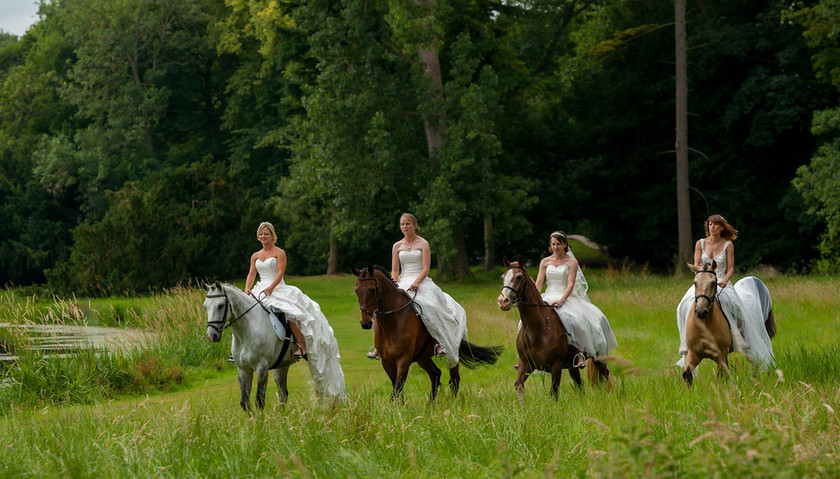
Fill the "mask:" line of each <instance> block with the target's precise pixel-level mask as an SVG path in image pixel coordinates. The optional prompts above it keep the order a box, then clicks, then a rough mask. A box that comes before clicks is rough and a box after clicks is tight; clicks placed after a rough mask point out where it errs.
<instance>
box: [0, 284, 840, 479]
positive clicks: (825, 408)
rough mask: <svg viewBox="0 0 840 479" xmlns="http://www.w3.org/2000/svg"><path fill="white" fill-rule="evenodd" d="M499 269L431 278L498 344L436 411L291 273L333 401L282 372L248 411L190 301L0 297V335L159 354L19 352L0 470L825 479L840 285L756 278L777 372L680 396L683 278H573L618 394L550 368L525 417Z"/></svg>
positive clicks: (2, 402)
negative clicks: (51, 332)
mask: <svg viewBox="0 0 840 479" xmlns="http://www.w3.org/2000/svg"><path fill="white" fill-rule="evenodd" d="M500 272H501V271H498V272H493V273H486V274H485V273H482V274H479V275H478V277H476V278H475V279H471V280H467V281H463V282H459V283H453V284H444V285H442V286H443V287H444V289H445V290H446V291H447V292H449V293H450V294H451V295H452V296H453V297H455V298H456V299H457V300H458V301H459V302H460V303H461V304H462V305H463V306H464V307H465V309H466V310H467V312H468V318H469V331H470V333H469V334H470V341H471V342H473V343H476V344H481V345H490V344H492V345H496V344H501V345H504V346H505V347H506V351H505V353H504V355H503V356H502V357H501V359H500V361H499V363H498V364H496V365H494V366H492V367H488V368H480V369H477V370H462V374H461V376H462V383H461V392H460V394H459V395H458V397H457V398H453V397H452V396H451V395H450V394H449V393H448V391H447V390H446V389H443V390H442V392H441V394H440V395H439V396H438V399H437V401H435V402H434V403H430V402H429V401H428V390H429V384H428V378H427V376H426V375H425V373H424V372H423V371H422V370H420V369H419V368H418V367H417V366H414V367H412V370H411V372H410V374H409V377H408V384H407V385H406V388H405V400H404V402H402V403H399V402H398V403H393V402H391V401H390V389H391V386H390V382H389V381H388V379H387V376H386V375H385V373H384V372H383V371H382V369H381V366H380V365H379V363H378V362H374V361H371V360H368V359H366V358H365V357H364V355H365V353H366V351H367V349H368V347H369V346H370V345H371V344H372V342H373V338H372V333H371V332H370V331H364V330H362V329H361V328H360V327H359V312H358V303H357V301H356V297H355V295H354V294H353V284H354V278H353V277H352V276H349V275H343V276H338V277H305V278H294V277H293V278H289V279H288V281H289V283H291V284H294V285H296V286H298V287H300V288H301V289H302V290H303V291H304V292H306V293H307V294H308V295H309V296H310V297H312V298H313V299H315V300H316V301H318V302H319V303H320V304H321V306H322V309H323V311H324V313H325V314H326V316H327V317H328V318H329V319H330V322H331V324H332V326H333V328H334V330H335V333H336V337H337V338H338V341H339V346H340V349H341V354H342V367H343V369H344V373H345V376H346V382H347V386H348V392H349V394H350V398H349V400H348V401H346V402H345V403H342V404H338V405H334V404H325V403H321V402H318V401H317V400H314V399H313V398H312V392H313V388H312V385H311V384H310V382H311V381H310V380H309V379H308V375H309V373H308V370H307V368H306V367H304V366H302V365H297V366H295V367H293V368H292V370H291V373H290V385H289V389H290V393H291V395H290V401H289V403H288V404H287V405H286V406H285V408H279V407H278V405H277V397H276V395H275V389H274V385H273V382H270V383H269V397H268V401H267V402H268V407H267V409H266V410H265V411H263V412H258V413H256V414H254V415H253V416H251V417H249V416H248V415H246V414H245V413H244V412H242V411H241V410H240V409H239V406H238V403H239V391H238V385H237V384H236V379H235V368H234V367H233V366H230V365H228V363H227V362H226V361H225V358H226V357H227V351H228V346H229V340H230V338H229V332H227V333H226V335H225V341H224V342H223V343H222V344H217V345H210V344H208V343H207V342H206V341H205V340H204V339H203V334H204V330H205V328H204V321H205V319H206V318H205V317H204V312H203V309H202V307H201V302H202V300H203V291H202V290H200V289H196V288H179V289H176V290H173V291H171V292H167V293H165V294H161V295H152V296H149V297H144V298H137V299H134V300H122V299H121V300H119V302H115V303H113V304H116V305H117V306H116V307H114V306H112V305H111V303H109V302H108V301H107V300H99V301H95V302H87V301H81V300H79V301H70V303H71V304H70V305H67V304H58V303H56V302H55V301H54V300H53V299H51V298H50V299H44V298H20V297H16V296H15V295H14V294H13V293H10V292H4V293H2V295H0V322H8V321H9V320H19V321H20V320H23V321H37V320H38V318H39V317H42V316H44V315H47V316H49V314H52V315H53V316H52V319H51V320H52V321H61V316H62V314H69V315H70V316H69V317H72V315H74V314H75V315H76V316H75V317H76V318H77V319H78V318H79V317H80V315H81V317H82V318H83V320H84V321H88V322H90V323H98V324H106V325H120V326H125V327H135V328H141V329H144V330H148V331H149V332H150V333H152V334H154V335H155V337H157V338H159V344H157V345H154V346H150V347H149V348H148V349H147V350H145V351H139V352H135V353H132V354H126V355H124V356H122V355H112V356H111V357H109V358H108V359H106V360H103V359H101V358H97V357H96V356H95V355H93V354H90V355H88V356H87V357H82V358H80V359H79V360H78V361H75V362H73V361H68V362H66V363H65V365H64V366H61V365H56V364H54V362H45V361H39V360H38V359H37V358H32V359H26V360H24V361H22V362H23V364H22V368H23V369H27V368H28V374H22V375H21V377H27V378H29V379H26V381H29V382H27V383H25V385H26V387H24V383H23V382H22V381H24V380H23V379H21V380H20V381H18V379H17V377H16V376H15V375H14V374H13V373H11V372H10V371H6V373H5V375H6V377H7V378H6V380H7V386H5V387H3V388H0V477H3V478H11V477H115V478H116V477H365V478H369V477H377V478H378V477H447V478H448V477H699V478H704V479H706V478H709V477H725V476H733V477H840V455H839V454H840V429H838V426H840V421H838V415H837V410H838V409H840V347H838V340H840V332H838V331H839V330H840V328H838V326H840V314H838V310H839V309H840V295H838V292H840V278H825V277H791V276H783V275H777V274H772V273H771V272H769V271H761V272H759V273H758V275H759V276H760V277H762V278H763V279H764V280H765V281H766V283H767V285H768V287H769V288H770V290H771V292H772V294H773V300H774V311H775V314H776V320H777V324H778V327H779V335H778V336H777V338H776V339H775V340H774V349H775V352H776V358H777V362H778V369H777V370H775V371H770V372H767V373H758V372H755V371H753V370H752V369H751V368H750V367H749V365H748V364H746V362H745V361H744V360H743V357H739V355H733V356H732V357H731V362H732V363H733V364H734V366H735V367H734V373H733V376H732V377H730V378H728V379H718V378H716V376H715V374H714V367H713V365H712V364H711V363H704V364H703V365H702V366H701V373H700V377H699V378H698V380H697V381H696V382H695V387H694V388H692V389H688V388H687V387H686V386H685V384H684V383H683V382H682V379H681V378H680V376H679V372H678V371H677V369H676V368H675V367H674V362H675V361H676V360H677V359H678V357H677V354H676V350H677V346H678V338H677V332H676V324H675V317H674V308H675V307H676V303H677V301H678V300H679V298H681V296H682V294H683V293H684V292H685V289H686V288H687V287H688V286H689V283H690V280H689V279H687V278H683V279H675V278H672V277H664V276H656V275H650V274H645V273H641V272H628V271H617V270H592V271H587V278H588V280H589V283H590V297H591V299H592V301H593V302H594V303H595V304H596V305H598V306H599V307H600V308H601V309H602V310H603V311H604V312H605V313H606V314H607V316H608V317H609V319H610V322H611V324H612V327H613V329H614V331H615V334H616V337H617V338H618V342H619V345H618V348H617V349H616V351H615V356H616V357H615V360H613V361H612V362H611V363H610V367H611V370H612V372H613V377H614V379H615V384H614V386H615V387H614V388H613V390H612V391H607V390H606V389H604V388H592V387H591V386H589V384H588V383H586V381H585V385H584V388H583V389H582V390H578V389H576V388H575V387H574V386H573V384H572V382H571V380H570V379H569V377H568V376H567V375H566V376H564V379H563V381H562V383H561V386H560V395H559V399H558V400H556V401H554V400H551V399H550V398H549V397H548V388H549V381H548V380H547V377H546V376H543V375H535V376H532V377H531V378H530V379H529V380H528V382H527V383H526V391H525V397H526V399H525V400H526V403H525V405H524V406H522V405H520V404H519V401H518V399H517V395H516V393H515V391H514V390H513V381H514V380H515V377H516V373H515V371H514V370H513V369H512V368H511V365H512V364H513V360H514V357H515V355H516V354H515V350H514V347H513V344H514V340H515V334H516V323H517V320H518V314H517V312H516V311H511V312H507V313H505V312H502V311H500V310H499V309H498V307H496V305H495V298H496V296H497V294H498V290H499V287H500V281H499V278H498V275H499V273H500ZM240 286H241V285H240ZM73 304H76V305H77V306H73ZM78 304H81V306H79V305H78ZM82 306H83V307H82ZM74 308H75V309H74ZM76 309H80V310H82V311H81V312H75V313H61V311H75V310H76ZM50 312H52V313H50ZM12 316H14V317H12ZM83 356H84V355H83ZM114 356H116V357H114ZM125 363H130V364H131V367H128V368H127V367H126V364H125ZM91 364H92V365H93V366H92V367H91V369H93V371H91V372H89V373H86V375H84V374H79V373H78V371H80V370H84V369H86V368H88V367H90V365H91ZM126 370H128V371H130V374H129V376H130V377H128V378H123V379H124V380H125V381H126V384H128V386H126V387H123V388H122V389H116V391H118V392H117V393H113V392H109V391H114V390H115V389H113V388H111V389H105V388H104V386H103V385H102V384H99V386H98V388H97V387H96V386H95V385H94V386H90V384H88V386H89V388H90V391H88V392H85V391H83V390H82V389H83V387H84V386H85V384H87V383H90V382H94V383H96V382H99V383H102V382H103V381H105V380H103V379H101V378H102V377H106V378H107V381H108V382H109V385H113V384H119V379H120V378H121V377H122V376H120V371H126ZM102 371H106V372H108V371H112V372H110V374H109V375H104V376H103V375H102V374H101V373H102ZM97 372H98V373H100V374H99V375H97ZM138 378H142V381H141V382H142V384H138V383H137V382H138V381H139V379H138ZM443 379H444V381H446V379H447V377H446V374H444V378H443ZM16 381H18V382H16ZM112 383H113V384H112ZM39 388H40V389H39ZM57 389H58V390H60V391H64V390H70V391H75V390H76V389H79V390H80V392H79V394H78V395H76V396H69V395H64V396H62V394H60V391H57ZM103 391H105V392H103ZM138 394H140V396H138ZM79 403H81V404H79Z"/></svg>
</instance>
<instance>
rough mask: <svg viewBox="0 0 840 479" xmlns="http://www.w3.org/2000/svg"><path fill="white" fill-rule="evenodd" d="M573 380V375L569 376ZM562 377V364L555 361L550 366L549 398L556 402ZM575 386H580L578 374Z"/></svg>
mask: <svg viewBox="0 0 840 479" xmlns="http://www.w3.org/2000/svg"><path fill="white" fill-rule="evenodd" d="M570 375H571V376H572V379H574V377H575V376H574V374H570ZM561 377H563V364H562V362H561V361H559V360H558V361H555V362H554V364H552V365H551V397H552V398H553V399H554V400H555V401H556V400H557V396H558V390H559V389H560V378H561ZM576 382H577V384H578V386H580V374H579V373H578V378H577V381H576Z"/></svg>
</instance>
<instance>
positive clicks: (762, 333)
mask: <svg viewBox="0 0 840 479" xmlns="http://www.w3.org/2000/svg"><path fill="white" fill-rule="evenodd" d="M704 227H705V230H706V237H705V238H701V239H699V240H697V243H696V244H695V245H694V265H695V266H697V267H702V266H703V265H704V264H710V263H711V262H712V261H714V262H715V265H716V268H715V274H716V275H717V281H718V290H717V298H718V300H719V301H720V305H721V308H722V309H723V314H724V316H726V319H727V320H728V321H729V328H730V329H731V330H732V349H733V350H734V351H736V352H742V353H744V354H745V355H746V356H747V357H748V358H750V359H752V360H754V361H756V362H757V363H758V366H759V367H760V368H761V369H768V368H770V367H771V366H772V365H773V364H775V358H774V357H773V345H772V344H771V343H770V335H769V334H768V333H767V330H766V329H765V326H764V319H765V318H766V317H767V314H768V313H769V311H770V308H771V306H772V305H771V301H770V297H769V296H762V295H758V294H756V291H757V290H756V288H755V287H754V286H753V285H752V284H751V283H752V280H753V279H754V278H753V277H751V276H748V277H746V278H742V279H741V281H738V282H737V283H736V284H735V285H734V286H730V285H729V280H730V279H731V278H732V274H733V273H734V272H735V245H733V244H732V241H734V240H735V239H736V238H737V237H738V230H736V229H735V228H734V227H733V226H732V225H730V224H729V223H728V222H727V221H726V219H725V218H724V217H723V216H721V215H712V216H710V217H709V218H708V219H707V220H706V223H705V225H704ZM756 281H757V280H756ZM693 305H694V285H692V286H691V287H690V288H688V291H686V293H685V296H683V298H682V300H680V304H679V305H678V306H677V328H678V329H679V332H680V350H679V351H680V355H682V358H680V360H679V361H678V362H677V365H678V366H680V367H682V368H684V367H685V355H686V354H687V353H688V349H687V346H686V343H685V325H686V322H687V320H688V313H689V311H691V308H692V306H693Z"/></svg>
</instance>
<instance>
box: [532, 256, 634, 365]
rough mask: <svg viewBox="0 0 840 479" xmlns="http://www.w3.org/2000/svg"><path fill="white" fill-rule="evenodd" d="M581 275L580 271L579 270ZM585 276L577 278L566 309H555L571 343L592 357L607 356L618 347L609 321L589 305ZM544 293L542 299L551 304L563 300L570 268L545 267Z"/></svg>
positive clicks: (580, 275) (563, 266)
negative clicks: (583, 278)
mask: <svg viewBox="0 0 840 479" xmlns="http://www.w3.org/2000/svg"><path fill="white" fill-rule="evenodd" d="M578 272H580V268H578ZM582 276H583V275H582V274H578V275H577V276H576V278H577V279H576V281H575V285H574V286H573V288H572V294H570V295H569V297H568V298H566V301H565V302H564V303H563V306H560V307H559V308H554V310H555V311H557V314H558V315H559V316H560V321H562V322H563V326H564V327H565V328H566V332H568V333H569V344H571V345H572V346H574V347H576V348H578V349H579V350H581V351H583V352H584V353H586V355H587V356H590V357H599V356H608V355H609V354H610V351H611V350H612V348H613V347H615V346H617V345H618V342H617V341H616V340H615V335H614V334H613V331H612V327H611V326H610V322H609V321H608V320H607V317H606V316H604V313H602V312H601V310H600V309H598V307H597V306H595V305H594V304H592V303H591V302H589V298H588V296H587V295H586V283H585V280H580V278H582ZM545 282H546V287H545V293H543V294H542V299H543V300H544V301H546V302H547V303H549V304H551V303H553V302H554V301H557V300H559V299H560V298H562V297H563V294H564V293H565V292H566V286H567V285H568V284H569V267H568V266H567V265H560V266H554V265H551V264H549V265H547V266H546V268H545Z"/></svg>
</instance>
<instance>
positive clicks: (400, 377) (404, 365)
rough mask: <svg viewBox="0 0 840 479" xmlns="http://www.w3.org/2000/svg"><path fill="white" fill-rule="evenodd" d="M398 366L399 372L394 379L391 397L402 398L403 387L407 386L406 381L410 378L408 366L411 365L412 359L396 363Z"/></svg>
mask: <svg viewBox="0 0 840 479" xmlns="http://www.w3.org/2000/svg"><path fill="white" fill-rule="evenodd" d="M396 366H397V374H396V378H395V380H394V381H393V385H394V391H393V393H392V394H391V399H397V398H400V399H401V398H402V391H403V387H405V381H406V379H407V378H408V368H409V367H411V360H410V359H402V360H400V361H398V362H397V363H396Z"/></svg>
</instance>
